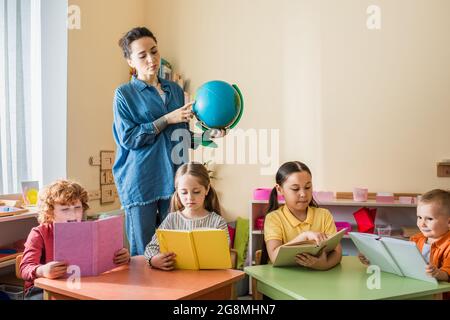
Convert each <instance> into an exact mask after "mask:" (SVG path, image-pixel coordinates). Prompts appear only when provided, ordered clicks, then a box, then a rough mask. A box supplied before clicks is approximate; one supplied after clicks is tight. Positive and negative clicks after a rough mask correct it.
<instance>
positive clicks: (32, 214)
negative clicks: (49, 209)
mask: <svg viewBox="0 0 450 320" xmlns="http://www.w3.org/2000/svg"><path fill="white" fill-rule="evenodd" d="M37 216H38V213H37V212H36V211H29V212H26V213H21V214H17V215H14V216H6V217H1V218H0V223H2V222H9V221H16V220H22V219H29V218H37Z"/></svg>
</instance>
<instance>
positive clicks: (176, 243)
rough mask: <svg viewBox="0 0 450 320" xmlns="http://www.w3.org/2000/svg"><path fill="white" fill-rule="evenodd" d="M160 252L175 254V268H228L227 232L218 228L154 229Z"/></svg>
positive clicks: (229, 258)
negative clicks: (190, 229)
mask: <svg viewBox="0 0 450 320" xmlns="http://www.w3.org/2000/svg"><path fill="white" fill-rule="evenodd" d="M156 236H157V237H158V242H159V248H160V251H161V252H162V253H166V252H174V253H175V254H176V257H175V268H176V269H188V270H199V269H230V268H231V257H230V249H229V245H228V238H227V233H226V231H225V230H219V229H196V230H192V231H187V230H164V229H158V230H156Z"/></svg>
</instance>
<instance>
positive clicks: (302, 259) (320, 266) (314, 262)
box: [295, 250, 327, 270]
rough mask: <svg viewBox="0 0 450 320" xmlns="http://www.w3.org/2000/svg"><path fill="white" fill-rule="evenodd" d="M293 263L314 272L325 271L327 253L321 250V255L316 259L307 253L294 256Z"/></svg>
mask: <svg viewBox="0 0 450 320" xmlns="http://www.w3.org/2000/svg"><path fill="white" fill-rule="evenodd" d="M295 262H297V264H299V265H300V266H302V267H306V268H310V269H315V270H325V269H327V253H326V252H325V250H322V253H321V254H320V255H319V256H317V257H315V256H313V255H310V254H308V253H302V254H299V255H297V256H295Z"/></svg>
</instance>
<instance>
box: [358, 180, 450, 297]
mask: <svg viewBox="0 0 450 320" xmlns="http://www.w3.org/2000/svg"><path fill="white" fill-rule="evenodd" d="M417 226H418V227H419V229H420V233H418V234H415V235H414V236H412V237H411V239H410V241H413V242H415V243H416V245H417V247H418V248H419V250H420V252H421V253H422V255H423V257H424V258H425V260H426V261H427V263H428V265H427V267H426V272H427V273H428V274H429V275H430V276H432V277H434V278H436V280H438V281H447V282H449V280H450V192H449V191H445V190H440V189H435V190H431V191H429V192H427V193H425V194H424V195H423V196H422V198H421V199H420V201H419V203H418V205H417ZM359 258H360V260H361V262H362V263H363V264H365V265H369V264H370V262H369V261H368V260H367V258H366V257H365V256H364V255H363V254H359ZM444 298H445V299H450V293H446V294H444Z"/></svg>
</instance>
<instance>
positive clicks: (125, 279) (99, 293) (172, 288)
mask: <svg viewBox="0 0 450 320" xmlns="http://www.w3.org/2000/svg"><path fill="white" fill-rule="evenodd" d="M244 276H245V273H244V272H242V271H239V270H233V269H228V270H201V271H190V270H175V271H170V272H168V271H161V270H157V269H151V268H150V267H149V266H148V264H147V263H146V261H145V258H144V257H143V256H137V257H133V258H132V259H131V262H130V264H129V265H127V266H122V267H119V268H117V269H115V270H113V271H111V272H108V273H104V274H102V275H100V276H97V277H86V278H81V288H80V289H70V288H69V287H68V286H67V284H66V281H67V280H65V279H58V280H50V279H45V278H40V279H37V280H36V281H35V286H36V287H39V288H41V289H44V298H45V299H49V300H56V299H79V300H180V299H182V300H210V299H219V300H226V299H230V297H231V296H232V290H233V284H234V283H235V282H236V281H239V280H240V279H242V278H244Z"/></svg>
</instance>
